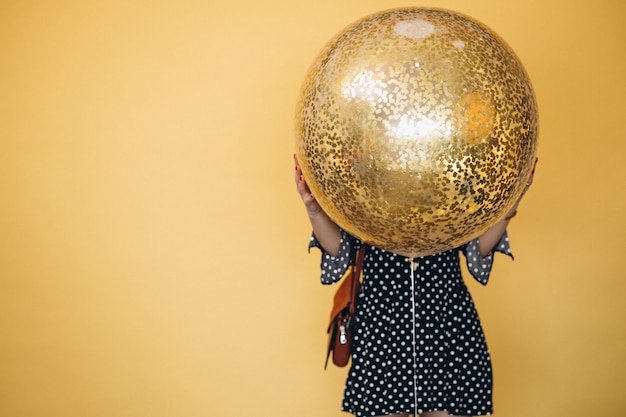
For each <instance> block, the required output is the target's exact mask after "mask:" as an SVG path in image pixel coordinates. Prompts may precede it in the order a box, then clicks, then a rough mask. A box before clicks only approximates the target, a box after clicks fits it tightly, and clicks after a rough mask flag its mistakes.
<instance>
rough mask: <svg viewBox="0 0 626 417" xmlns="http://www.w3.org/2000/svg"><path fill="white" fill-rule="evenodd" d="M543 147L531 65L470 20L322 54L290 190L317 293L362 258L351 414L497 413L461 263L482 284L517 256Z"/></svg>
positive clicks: (385, 17) (309, 85)
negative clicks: (521, 214) (361, 254)
mask: <svg viewBox="0 0 626 417" xmlns="http://www.w3.org/2000/svg"><path fill="white" fill-rule="evenodd" d="M536 135H537V115H536V104H535V98H534V93H533V90H532V87H531V86H530V83H529V82H528V80H527V78H526V73H525V71H524V69H523V67H522V65H521V64H520V62H519V61H518V60H517V58H516V56H515V54H514V53H513V52H512V50H511V49H510V48H508V46H507V45H505V44H504V42H503V41H502V40H501V39H500V38H499V37H498V36H497V35H496V34H494V33H493V32H492V31H491V30H490V29H488V28H486V27H485V26H484V25H482V24H480V23H478V22H476V21H474V20H472V19H470V18H468V17H466V16H463V15H460V14H458V13H453V12H448V11H444V10H441V9H428V8H406V9H396V10H391V11H388V12H382V13H379V14H375V15H372V16H370V17H367V18H364V19H361V20H360V21H357V22H356V23H354V24H352V25H350V26H348V27H347V28H346V29H344V31H343V32H341V33H340V34H338V35H337V36H336V37H335V38H333V40H331V42H329V43H328V44H327V46H326V47H325V48H324V49H323V50H322V52H321V53H320V55H319V56H318V58H317V60H316V61H315V62H314V63H313V65H312V67H311V70H310V71H309V73H308V75H307V77H306V79H305V82H304V84H303V88H302V92H301V97H300V100H299V102H298V107H297V110H296V157H295V163H296V170H295V181H296V186H297V190H298V193H299V194H300V196H301V198H302V201H303V202H304V205H305V207H306V210H307V214H308V217H309V219H310V221H311V225H312V227H313V235H312V237H311V241H310V244H309V247H317V248H319V249H320V250H321V252H322V262H321V270H322V273H321V280H322V282H323V283H326V284H330V283H334V282H337V281H338V280H339V279H340V278H341V277H342V276H343V275H344V272H345V271H346V270H347V268H348V266H349V263H350V261H351V259H352V258H353V256H354V254H355V253H356V251H357V249H359V248H360V247H362V246H363V245H365V247H366V251H365V258H364V262H363V282H362V285H361V287H360V290H359V295H358V299H357V313H356V320H355V321H356V323H355V328H354V330H353V342H352V343H353V344H352V365H351V368H350V371H349V374H348V379H347V382H346V387H345V393H344V399H343V407H342V408H343V410H344V411H347V412H350V413H352V414H355V415H356V416H357V417H374V416H398V417H407V416H408V415H409V414H413V415H418V414H419V415H421V416H422V417H443V416H474V415H487V414H491V413H492V412H493V405H492V390H493V387H492V370H491V359H490V355H489V351H488V349H487V344H486V342H485V336H484V334H483V330H482V327H481V324H480V320H479V318H478V314H477V312H476V309H475V306H474V303H473V301H472V298H471V296H470V294H469V292H468V290H467V287H466V286H465V284H464V282H463V278H462V276H461V256H460V255H461V254H463V255H464V257H465V260H466V262H467V266H468V270H469V272H470V273H471V275H472V276H473V277H474V278H475V279H477V280H478V281H479V282H481V283H482V284H486V283H487V280H488V279H489V274H490V271H491V267H492V263H493V259H494V253H495V252H500V253H503V254H506V255H509V256H511V257H512V254H511V250H510V246H509V240H508V236H507V232H506V228H507V225H508V223H509V222H510V220H511V219H512V218H513V216H514V215H515V214H516V210H517V206H518V204H519V201H520V199H521V198H522V196H523V195H524V194H525V192H526V191H527V190H528V187H529V186H530V185H531V183H532V179H533V174H534V166H535V163H536ZM476 236H478V237H476Z"/></svg>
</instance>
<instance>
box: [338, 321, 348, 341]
mask: <svg viewBox="0 0 626 417" xmlns="http://www.w3.org/2000/svg"><path fill="white" fill-rule="evenodd" d="M339 343H341V344H342V345H345V344H346V343H348V335H347V333H346V326H344V325H343V324H340V325H339Z"/></svg>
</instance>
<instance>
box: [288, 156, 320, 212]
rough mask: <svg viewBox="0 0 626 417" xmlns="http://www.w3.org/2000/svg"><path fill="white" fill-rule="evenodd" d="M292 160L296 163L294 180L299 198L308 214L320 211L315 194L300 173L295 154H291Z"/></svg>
mask: <svg viewBox="0 0 626 417" xmlns="http://www.w3.org/2000/svg"><path fill="white" fill-rule="evenodd" d="M293 160H294V162H295V165H296V171H295V175H294V178H295V180H296V189H297V190H298V194H300V198H302V202H303V203H304V206H305V207H306V209H307V212H308V213H309V214H316V213H319V212H321V211H322V208H321V207H320V205H319V204H318V203H317V200H316V199H315V196H314V195H313V194H312V193H311V190H310V189H309V186H308V185H307V183H306V181H305V180H304V176H303V175H302V170H301V169H300V165H299V164H298V157H297V156H296V155H294V156H293Z"/></svg>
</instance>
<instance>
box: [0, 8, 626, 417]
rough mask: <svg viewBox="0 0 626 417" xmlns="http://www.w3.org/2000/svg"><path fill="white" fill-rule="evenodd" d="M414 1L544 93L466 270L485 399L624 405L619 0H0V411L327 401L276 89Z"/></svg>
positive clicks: (333, 392)
mask: <svg viewBox="0 0 626 417" xmlns="http://www.w3.org/2000/svg"><path fill="white" fill-rule="evenodd" d="M415 5H418V6H437V7H445V8H449V9H453V10H456V11H459V12H463V13H466V14H468V15H470V16H472V17H474V18H476V19H478V20H480V21H482V22H483V23H485V24H486V25H488V26H490V27H491V28H492V29H493V30H495V31H496V32H497V33H499V34H500V35H501V36H502V37H503V38H504V39H505V40H506V41H507V42H508V43H509V45H510V46H511V47H512V48H513V49H514V50H515V51H516V53H517V54H518V56H519V57H520V59H521V60H522V62H523V63H524V65H525V67H526V69H527V71H528V73H529V75H530V78H531V80H532V82H533V85H534V87H535V91H536V94H537V98H538V103H539V114H540V139H539V166H538V168H537V174H536V177H535V185H534V186H533V188H532V190H531V191H530V192H529V194H528V195H527V197H526V199H525V200H524V202H523V203H522V206H521V207H520V210H519V215H518V216H517V217H516V218H515V219H514V222H513V223H512V224H511V226H510V229H509V232H510V234H511V238H512V245H513V249H514V253H515V261H510V260H509V259H506V258H505V257H501V258H500V259H497V261H496V265H495V270H494V272H493V275H492V281H491V282H490V283H489V285H488V286H487V287H484V288H483V287H481V286H479V285H475V284H472V283H468V285H470V289H471V291H472V293H473V295H474V298H475V300H476V303H477V306H478V309H479V312H480V315H481V318H482V320H483V324H484V327H485V331H486V333H487V339H488V343H489V346H490V348H491V351H492V355H493V362H494V367H495V415H496V416H498V417H521V416H530V415H533V416H588V415H619V414H623V413H624V412H626V399H625V397H624V389H625V387H626V303H625V300H624V296H625V294H626V282H625V281H624V279H625V278H626V274H625V272H626V268H625V267H624V262H623V260H622V256H624V255H623V251H624V247H625V245H624V238H623V237H624V234H625V232H626V227H625V226H626V221H625V220H624V218H625V217H626V215H625V213H626V199H625V197H624V190H625V185H626V156H625V154H626V144H625V141H626V123H624V113H625V110H626V108H625V107H626V106H625V105H624V103H625V97H626V83H625V81H624V79H625V77H624V74H626V58H625V53H624V52H625V49H624V45H625V42H626V25H624V16H625V15H626V6H625V3H624V2H622V1H621V0H598V1H595V2H589V1H576V0H570V1H565V0H558V1H557V0H543V1H537V0H511V1H502V0H471V1H470V0H456V1H455V0H448V1H444V0H441V1H436V0H432V1H431V2H430V3H419V2H417V3H409V2H401V1H381V0H359V1H356V0H347V1H343V2H338V1H335V0H332V1H331V0H318V1H304V2H291V1H286V0H269V1H266V2H253V1H247V2H232V1H226V0H218V1H215V0H213V1H212V0H209V1H195V0H179V1H173V0H160V1H153V2H146V1H142V2H139V1H126V0H125V1H122V0H109V1H106V2H95V1H78V0H68V1H43V0H41V1H20V2H17V1H13V2H8V1H2V2H0V191H1V194H0V417H44V416H45V417H57V416H58V417H61V416H63V417H67V416H80V417H143V416H150V417H174V416H176V417H179V416H186V417H199V416H230V415H254V416H268V417H270V416H271V417H281V416H302V417H304V416H311V417H312V416H316V417H317V416H341V415H344V414H343V413H341V412H340V411H339V407H340V403H341V396H342V389H343V382H344V378H345V373H346V369H330V370H327V371H324V370H323V362H324V344H325V342H326V335H325V325H326V321H327V314H328V310H329V307H330V300H331V297H332V292H333V288H331V287H323V286H322V285H321V284H320V283H319V257H318V254H317V253H312V254H310V255H309V254H308V253H307V250H306V246H307V241H308V237H309V233H310V228H309V224H308V221H307V219H306V216H305V213H304V210H303V208H302V205H301V202H300V200H299V197H298V196H297V194H296V192H295V189H294V185H293V161H292V155H293V151H294V137H293V128H294V127H293V118H294V108H295V102H296V98H297V95H298V91H299V88H300V84H301V82H302V80H303V78H304V75H305V73H306V71H307V69H308V67H309V65H310V64H311V62H312V61H313V59H314V57H315V56H316V55H317V53H318V51H319V50H320V49H321V47H322V46H323V45H324V44H325V43H326V41H328V39H330V37H331V36H332V35H334V34H335V33H336V32H338V31H339V30H340V29H342V28H343V27H344V26H346V25H347V24H349V23H351V22H353V21H354V20H356V19H358V18H361V17H363V16H365V15H367V14H370V13H373V12H376V11H379V10H383V9H387V8H391V7H397V6H415Z"/></svg>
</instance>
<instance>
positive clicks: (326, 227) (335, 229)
mask: <svg viewBox="0 0 626 417" xmlns="http://www.w3.org/2000/svg"><path fill="white" fill-rule="evenodd" d="M294 160H295V164H296V171H295V180H296V188H297V190H298V194H300V197H301V198H302V202H303V203H304V206H305V207H306V211H307V214H308V216H309V221H310V222H311V226H313V233H314V234H315V238H316V239H317V241H318V242H319V243H320V245H322V247H323V248H324V250H325V251H326V252H327V253H328V254H329V255H331V256H337V255H339V244H340V241H341V231H340V230H339V226H337V225H336V224H335V222H333V221H332V220H331V218H330V217H328V215H327V214H326V212H325V211H324V210H322V207H320V205H319V204H318V203H317V200H315V197H314V196H313V194H311V190H309V187H308V186H307V184H306V181H305V180H304V177H303V176H302V171H301V170H300V166H299V165H298V159H297V158H296V157H295V156H294Z"/></svg>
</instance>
